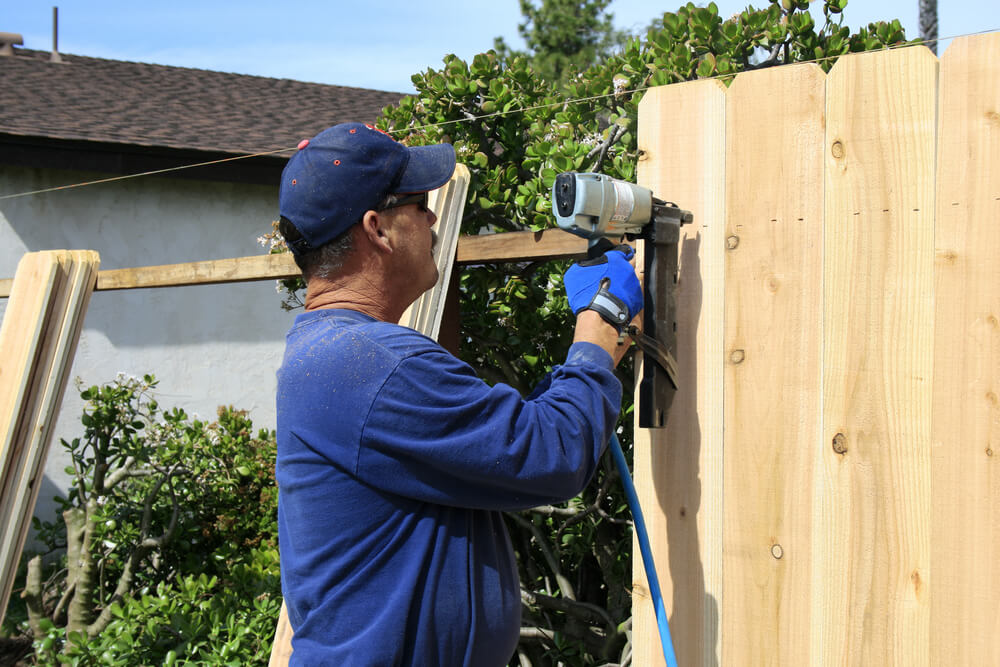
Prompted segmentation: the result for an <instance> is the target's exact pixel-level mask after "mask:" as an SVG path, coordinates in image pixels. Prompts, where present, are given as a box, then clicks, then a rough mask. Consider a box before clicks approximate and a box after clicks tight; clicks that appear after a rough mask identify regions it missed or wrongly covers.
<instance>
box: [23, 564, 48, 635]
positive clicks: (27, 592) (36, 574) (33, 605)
mask: <svg viewBox="0 0 1000 667" xmlns="http://www.w3.org/2000/svg"><path fill="white" fill-rule="evenodd" d="M21 599H23V600H24V604H25V606H27V608H28V625H29V626H30V627H31V634H32V636H33V637H34V638H35V639H41V638H43V637H44V636H45V631H44V630H42V619H44V618H45V609H44V608H43V607H42V557H41V556H35V557H34V558H32V559H31V560H29V561H28V574H27V577H26V579H25V582H24V591H22V592H21Z"/></svg>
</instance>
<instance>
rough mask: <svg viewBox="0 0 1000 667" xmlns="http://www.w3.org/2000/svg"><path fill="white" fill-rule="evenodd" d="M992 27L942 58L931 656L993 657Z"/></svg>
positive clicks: (999, 596) (997, 144)
mask: <svg viewBox="0 0 1000 667" xmlns="http://www.w3.org/2000/svg"><path fill="white" fill-rule="evenodd" d="M998 81H1000V33H992V34H987V35H978V36H975V37H962V38H959V39H956V40H955V41H954V42H952V44H951V46H950V47H948V51H947V52H945V54H944V56H943V57H942V59H941V85H940V91H939V94H938V105H939V106H938V109H939V123H938V128H939V130H938V143H937V150H938V169H937V225H936V238H935V249H936V265H935V268H936V271H935V278H936V280H935V308H936V316H935V346H934V403H933V405H934V408H933V409H934V413H933V415H934V416H933V422H934V425H933V447H932V450H931V451H932V457H931V465H932V470H933V474H932V478H931V488H932V503H931V508H932V525H933V543H932V547H931V548H932V552H931V553H932V569H931V573H932V579H931V586H930V597H931V621H930V627H931V656H930V662H931V664H932V665H943V664H949V665H968V666H970V667H971V666H973V665H1000V613H998V608H1000V399H998V398H997V397H998V396H1000V324H998V322H1000V260H998V257H1000V226H998V224H997V222H998V221H1000V87H998V86H997V82H998Z"/></svg>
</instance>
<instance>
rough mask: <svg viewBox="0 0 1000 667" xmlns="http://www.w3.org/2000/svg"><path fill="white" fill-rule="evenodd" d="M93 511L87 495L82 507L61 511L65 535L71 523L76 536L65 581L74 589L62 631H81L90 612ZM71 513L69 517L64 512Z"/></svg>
mask: <svg viewBox="0 0 1000 667" xmlns="http://www.w3.org/2000/svg"><path fill="white" fill-rule="evenodd" d="M96 513H97V499H96V498H95V497H94V496H93V495H91V497H90V499H89V500H87V504H86V505H85V507H84V508H73V509H70V510H67V511H66V512H64V514H63V517H64V519H65V521H66V534H67V539H70V538H69V533H70V526H71V522H72V524H73V531H74V532H75V533H77V535H79V536H80V537H79V538H78V544H79V550H78V552H77V557H76V562H75V563H73V562H68V563H67V565H68V567H69V568H70V574H69V580H70V581H72V582H74V583H75V585H76V591H75V592H74V594H73V597H72V599H71V600H70V602H69V606H68V607H67V619H66V630H67V631H73V630H84V629H85V628H86V627H87V625H88V624H89V623H90V619H91V617H92V615H93V598H94V575H95V568H94V558H93V556H92V555H91V543H92V541H93V538H94V521H93V517H94V515H95V514H96ZM70 514H72V516H71V517H67V515H70Z"/></svg>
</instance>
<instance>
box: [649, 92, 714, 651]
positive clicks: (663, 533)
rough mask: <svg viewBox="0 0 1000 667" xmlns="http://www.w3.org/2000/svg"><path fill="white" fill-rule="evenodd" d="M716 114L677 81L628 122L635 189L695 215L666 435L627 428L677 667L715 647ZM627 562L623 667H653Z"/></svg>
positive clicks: (682, 264)
mask: <svg viewBox="0 0 1000 667" xmlns="http://www.w3.org/2000/svg"><path fill="white" fill-rule="evenodd" d="M725 103H726V93H725V87H724V86H723V84H722V83H720V82H719V81H715V80H705V81H695V82H688V83H682V84H677V85H673V86H664V87H659V88H654V89H652V90H650V91H649V92H647V94H646V95H645V97H644V98H643V100H642V102H641V103H640V105H639V117H638V120H639V123H638V135H637V138H638V145H639V146H638V147H639V150H640V157H639V163H638V182H639V184H641V185H644V186H645V187H648V188H650V189H651V190H652V191H653V193H654V194H655V195H656V196H657V197H660V198H666V199H670V200H672V201H675V202H676V203H677V204H678V205H679V206H681V207H682V208H685V209H688V210H692V211H695V220H694V223H693V224H690V225H685V226H684V227H682V228H681V240H680V257H679V280H678V288H677V290H678V291H677V355H676V356H677V359H678V377H679V382H680V385H681V387H682V390H681V391H679V392H678V393H677V395H676V396H675V398H674V401H673V403H672V404H671V406H670V410H669V413H668V416H667V423H666V427H665V428H663V429H640V428H636V429H635V449H634V453H633V456H634V467H635V484H636V491H637V494H638V496H639V500H640V503H641V504H642V507H643V508H645V513H646V516H647V517H649V521H648V525H647V528H648V530H649V538H650V545H651V548H652V551H653V553H654V554H655V559H656V569H657V573H658V576H659V580H660V585H661V588H662V593H663V598H664V604H665V606H666V611H667V615H668V617H669V620H670V626H671V632H672V635H673V637H674V645H675V649H676V652H677V658H678V661H679V662H680V664H682V665H713V664H718V663H717V659H716V655H717V653H718V646H719V643H720V641H721V638H720V626H719V621H720V618H719V614H720V604H721V600H722V523H721V519H722V487H723V485H722V393H721V392H722V366H721V365H720V364H718V363H715V360H716V359H718V358H720V357H721V355H722V349H723V346H722V307H723V299H722V281H723V264H722V261H723V255H722V247H723V244H724V236H723V233H724V224H725V202H724V196H723V189H722V188H721V187H720V184H722V183H723V182H724V178H725V125H724V121H725ZM639 246H640V247H639V252H644V251H645V249H644V248H643V247H642V243H641V242H640V244H639ZM637 265H638V266H642V262H641V261H637ZM639 357H640V358H639V361H638V363H637V366H638V367H639V368H638V370H637V372H639V373H641V364H642V363H645V362H644V361H642V360H641V355H639ZM668 536H669V542H668ZM633 554H634V557H633V571H634V574H633V586H632V588H633V642H632V651H633V659H632V664H635V665H650V666H653V665H662V664H663V655H662V653H661V651H660V642H659V639H658V636H657V633H658V630H657V625H656V617H655V613H654V610H653V605H652V601H651V599H650V597H649V591H648V587H647V584H646V580H645V575H644V572H643V567H642V562H641V555H640V553H639V549H638V548H633Z"/></svg>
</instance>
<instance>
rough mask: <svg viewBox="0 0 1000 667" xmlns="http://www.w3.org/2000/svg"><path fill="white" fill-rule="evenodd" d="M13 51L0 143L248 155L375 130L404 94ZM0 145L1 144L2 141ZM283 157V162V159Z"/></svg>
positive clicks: (4, 61)
mask: <svg viewBox="0 0 1000 667" xmlns="http://www.w3.org/2000/svg"><path fill="white" fill-rule="evenodd" d="M60 56H61V58H62V62H61V63H53V62H50V53H49V52H48V51H36V50H32V49H20V48H19V49H15V55H13V56H6V57H0V135H7V138H6V140H8V141H9V140H11V139H17V138H21V137H23V138H35V139H43V140H46V141H51V140H57V141H70V142H74V143H77V142H97V143H99V144H101V145H104V146H108V145H121V146H140V147H156V148H161V149H162V148H166V149H182V150H196V151H208V152H212V153H226V154H238V155H239V154H253V153H260V152H265V151H272V150H277V149H280V148H294V147H295V146H296V144H297V143H298V142H299V141H300V140H301V139H303V138H306V137H311V136H313V135H315V134H316V133H318V132H319V131H321V130H323V129H324V128H326V127H328V126H330V125H333V124H336V123H338V122H343V121H348V120H355V121H362V122H374V121H375V119H376V118H378V116H379V114H380V112H381V110H382V108H383V107H385V106H388V105H391V104H394V103H396V102H398V101H399V100H400V99H401V98H402V97H404V94H403V93H392V92H384V91H377V90H368V89H364V88H351V87H345V86H331V85H324V84H318V83H305V82H302V81H293V80H290V79H271V78H266V77H260V76H249V75H245V74H230V73H226V72H213V71H209V70H200V69H191V68H186V67H169V66H165V65H150V64H145V63H135V62H126V61H121V60H106V59H103V58H90V57H87V56H77V55H67V54H60ZM0 141H4V139H3V138H2V137H0ZM286 156H287V154H286Z"/></svg>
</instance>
